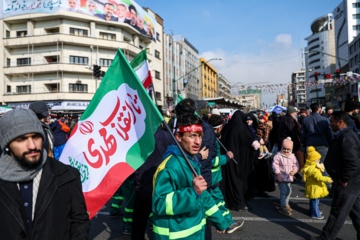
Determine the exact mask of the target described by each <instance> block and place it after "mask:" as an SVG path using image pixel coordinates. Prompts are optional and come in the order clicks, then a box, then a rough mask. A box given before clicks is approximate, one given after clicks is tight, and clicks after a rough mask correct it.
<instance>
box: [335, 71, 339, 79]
mask: <svg viewBox="0 0 360 240" xmlns="http://www.w3.org/2000/svg"><path fill="white" fill-rule="evenodd" d="M336 78H337V79H340V69H337V70H336Z"/></svg>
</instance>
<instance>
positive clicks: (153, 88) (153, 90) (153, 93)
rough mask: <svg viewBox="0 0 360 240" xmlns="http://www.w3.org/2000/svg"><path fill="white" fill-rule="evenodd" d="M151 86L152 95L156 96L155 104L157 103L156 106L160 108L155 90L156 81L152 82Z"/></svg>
mask: <svg viewBox="0 0 360 240" xmlns="http://www.w3.org/2000/svg"><path fill="white" fill-rule="evenodd" d="M151 87H152V95H153V97H154V102H155V105H156V107H157V108H158V109H159V107H158V104H157V100H156V94H155V93H156V92H155V86H154V83H152V84H151ZM161 114H162V113H161Z"/></svg>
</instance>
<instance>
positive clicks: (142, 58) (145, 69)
mask: <svg viewBox="0 0 360 240" xmlns="http://www.w3.org/2000/svg"><path fill="white" fill-rule="evenodd" d="M130 65H131V66H132V68H133V69H134V71H135V73H136V75H137V76H138V77H139V79H140V81H141V82H142V84H143V85H144V87H145V88H146V89H148V88H149V87H150V85H151V84H152V82H153V81H152V77H151V72H150V67H149V61H148V58H147V55H146V50H142V51H141V52H140V53H139V54H138V55H136V57H135V58H134V59H133V60H132V61H131V63H130Z"/></svg>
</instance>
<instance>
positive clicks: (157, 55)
mask: <svg viewBox="0 0 360 240" xmlns="http://www.w3.org/2000/svg"><path fill="white" fill-rule="evenodd" d="M155 57H156V58H158V59H160V52H159V51H157V50H155Z"/></svg>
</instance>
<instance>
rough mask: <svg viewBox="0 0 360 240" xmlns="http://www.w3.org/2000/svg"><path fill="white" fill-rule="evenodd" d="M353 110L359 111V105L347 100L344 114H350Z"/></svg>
mask: <svg viewBox="0 0 360 240" xmlns="http://www.w3.org/2000/svg"><path fill="white" fill-rule="evenodd" d="M355 109H359V105H358V104H357V103H356V102H354V101H353V100H347V101H346V102H345V112H351V111H354V110H355Z"/></svg>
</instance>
